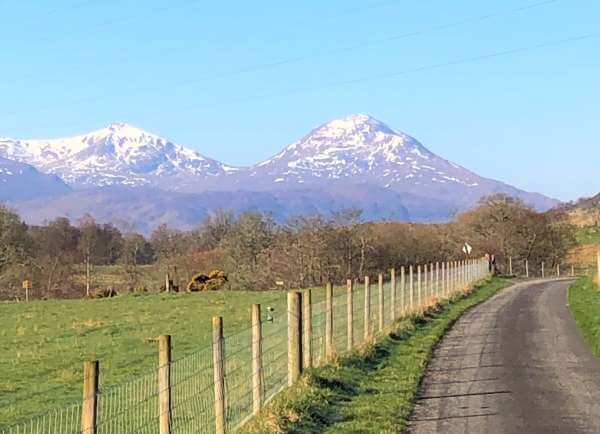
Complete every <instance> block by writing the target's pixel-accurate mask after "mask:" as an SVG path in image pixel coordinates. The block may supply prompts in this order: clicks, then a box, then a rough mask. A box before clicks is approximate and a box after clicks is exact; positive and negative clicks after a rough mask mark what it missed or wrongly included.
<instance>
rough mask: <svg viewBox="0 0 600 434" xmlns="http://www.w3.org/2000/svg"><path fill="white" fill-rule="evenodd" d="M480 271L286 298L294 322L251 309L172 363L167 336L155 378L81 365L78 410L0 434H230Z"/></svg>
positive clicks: (396, 275)
mask: <svg viewBox="0 0 600 434" xmlns="http://www.w3.org/2000/svg"><path fill="white" fill-rule="evenodd" d="M488 272H489V270H488V262H487V261H486V260H484V259H480V260H470V261H461V262H452V263H441V264H440V263H438V264H427V265H425V266H417V267H402V268H400V269H398V270H391V271H390V273H386V274H385V275H384V274H381V275H379V276H375V278H374V279H373V278H368V277H367V278H364V279H361V280H359V279H355V280H353V281H348V282H347V284H346V285H345V286H336V287H331V286H329V285H328V288H327V289H325V290H323V289H320V290H319V289H313V290H309V291H300V292H298V291H294V292H290V293H288V300H290V296H291V295H294V294H295V295H296V296H297V297H299V299H300V300H302V301H301V306H300V307H299V309H300V310H299V312H300V317H298V315H296V314H294V315H290V312H291V311H289V312H288V315H287V316H286V315H283V314H281V312H276V313H273V312H271V311H270V310H268V309H261V308H260V307H258V308H257V312H258V316H257V317H256V318H255V319H253V320H252V321H250V318H249V322H248V327H247V328H244V329H242V330H238V331H236V332H235V333H229V334H227V333H224V331H223V330H224V328H223V319H221V320H220V321H221V322H220V324H221V325H220V326H218V327H216V328H215V327H213V343H212V345H210V346H208V347H205V348H201V349H199V350H197V351H195V352H192V353H188V354H184V355H181V357H179V358H173V357H172V354H171V346H170V342H171V341H170V337H169V339H167V340H165V341H163V342H167V344H165V345H166V347H163V346H160V345H162V344H161V343H160V342H159V347H160V348H161V349H160V350H159V354H158V356H157V364H156V368H155V369H152V370H149V371H148V372H145V373H144V374H143V375H140V376H137V377H135V378H133V379H132V380H130V381H128V382H126V383H121V384H116V385H112V386H109V387H103V386H102V385H101V384H100V383H101V381H100V380H101V378H102V376H101V367H100V364H99V363H98V362H93V363H92V364H86V370H85V372H84V384H83V390H84V392H83V395H82V396H83V398H82V400H81V401H80V402H77V403H74V404H73V405H71V406H68V407H64V408H60V409H56V410H53V411H51V412H48V413H46V414H43V415H40V416H38V417H36V418H34V419H31V420H29V421H27V422H25V423H20V424H18V425H14V426H12V427H9V428H0V434H63V433H64V434H75V433H82V434H116V433H119V434H120V433H140V434H146V433H147V434H151V433H152V434H154V433H160V434H174V433H177V434H188V433H189V434H191V433H216V434H221V433H225V432H233V431H235V430H236V429H237V428H239V427H240V426H242V425H243V424H244V423H245V422H246V421H247V420H248V419H249V418H251V417H252V416H253V415H255V414H257V412H258V411H259V410H260V409H261V408H262V407H264V405H265V404H266V403H268V402H269V401H270V400H271V399H272V398H273V397H274V396H276V395H277V394H278V393H279V392H280V391H282V390H283V389H285V388H286V387H288V386H289V385H291V384H293V383H294V382H295V381H297V378H298V376H297V375H298V373H299V372H302V370H304V369H307V368H310V367H317V366H321V365H323V364H325V363H327V362H329V361H332V360H333V359H334V358H336V357H339V356H343V355H346V354H348V353H350V352H352V351H354V350H355V349H357V348H359V347H360V346H361V345H364V344H365V342H370V341H372V340H373V339H375V338H376V337H377V336H378V335H380V334H382V333H384V332H387V331H389V330H390V329H391V327H393V325H394V323H395V322H396V321H397V320H399V319H401V318H404V317H406V316H408V315H413V314H416V313H419V312H422V311H423V310H425V309H426V308H428V307H429V306H432V305H435V304H436V303H438V302H440V301H441V300H444V299H448V298H450V297H453V296H455V295H456V294H458V293H461V292H464V291H466V290H468V289H470V288H472V287H473V285H474V284H475V283H476V282H477V281H480V280H481V279H483V278H485V277H486V276H487V275H488ZM282 296H283V294H282ZM289 306H290V302H289V301H288V309H290V307H289ZM294 312H296V311H294ZM253 313H254V307H253ZM253 318H254V317H253ZM225 321H226V319H225ZM217 324H218V323H217ZM213 326H215V322H214V321H213ZM295 330H296V331H298V330H299V331H300V338H299V339H294V333H295ZM298 354H301V356H300V359H297V358H296V359H295V358H294V357H295V356H296V355H298ZM88 368H89V369H88Z"/></svg>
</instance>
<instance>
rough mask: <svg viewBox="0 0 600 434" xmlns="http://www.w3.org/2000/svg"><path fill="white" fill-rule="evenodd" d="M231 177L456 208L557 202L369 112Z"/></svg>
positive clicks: (252, 185) (324, 128) (263, 186)
mask: <svg viewBox="0 0 600 434" xmlns="http://www.w3.org/2000/svg"><path fill="white" fill-rule="evenodd" d="M230 178H231V179H232V182H231V181H230V183H231V184H232V185H233V186H235V187H234V188H236V187H237V188H239V187H243V188H245V189H252V190H273V189H287V190H289V189H293V188H304V189H306V188H318V189H323V188H331V187H332V186H334V185H335V186H341V187H342V188H344V187H346V188H347V187H348V186H350V185H358V184H360V185H372V186H377V187H379V188H384V189H389V190H391V191H393V192H397V193H405V194H410V195H414V196H418V197H422V198H423V199H424V200H425V199H426V198H429V199H439V200H443V201H444V202H447V203H448V204H449V205H448V206H449V207H451V208H453V209H454V211H458V210H460V209H463V208H465V207H467V206H471V205H473V204H474V203H475V202H476V201H477V200H479V199H480V198H481V197H482V196H485V195H488V194H491V193H497V192H504V193H508V194H511V195H515V196H518V197H521V198H523V199H524V200H525V201H526V202H529V203H531V204H532V205H535V206H537V207H538V208H540V209H547V208H549V207H551V206H553V205H554V204H556V201H554V200H552V199H549V198H546V197H544V196H542V195H537V194H531V193H527V192H524V191H521V190H518V189H516V188H514V187H511V186H509V185H506V184H504V183H501V182H498V181H494V180H490V179H487V178H483V177H481V176H479V175H477V174H475V173H473V172H471V171H469V170H467V169H465V168H464V167H461V166H459V165H457V164H454V163H452V162H450V161H448V160H446V159H444V158H441V157H439V156H437V155H435V154H434V153H432V152H431V151H429V150H428V149H427V148H425V146H423V145H422V144H421V143H419V141H417V140H416V139H415V138H413V137H411V136H409V135H407V134H405V133H402V132H399V131H395V130H393V129H392V128H390V127H388V126H387V125H385V124H384V123H383V122H381V121H378V120H377V119H374V118H372V117H370V116H368V115H363V114H357V115H351V116H347V117H345V118H342V119H337V120H333V121H331V122H328V123H325V124H323V125H321V126H319V127H317V128H315V129H314V130H313V131H311V132H310V133H309V134H308V135H307V136H305V137H303V138H302V139H300V140H299V141H297V142H295V143H293V144H291V145H289V146H288V147H286V148H285V149H284V150H283V151H282V152H280V153H279V154H277V155H275V156H274V157H272V158H270V159H268V160H266V161H264V162H262V163H260V164H257V165H255V166H253V167H251V168H249V169H248V170H244V171H239V172H237V173H235V174H233V175H232V176H230ZM336 188H340V187H336Z"/></svg>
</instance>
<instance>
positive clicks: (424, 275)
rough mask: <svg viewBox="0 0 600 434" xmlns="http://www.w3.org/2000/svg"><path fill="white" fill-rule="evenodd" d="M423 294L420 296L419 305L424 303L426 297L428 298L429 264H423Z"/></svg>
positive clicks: (421, 292)
mask: <svg viewBox="0 0 600 434" xmlns="http://www.w3.org/2000/svg"><path fill="white" fill-rule="evenodd" d="M419 293H420V294H421V295H420V296H419V305H421V304H422V302H423V300H424V299H427V264H425V265H423V269H422V270H421V291H419Z"/></svg>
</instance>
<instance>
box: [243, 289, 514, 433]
mask: <svg viewBox="0 0 600 434" xmlns="http://www.w3.org/2000/svg"><path fill="white" fill-rule="evenodd" d="M509 282H510V281H509V280H507V279H501V278H494V279H491V280H490V281H488V282H486V283H485V284H482V285H481V286H479V287H477V288H476V289H475V290H474V291H472V292H471V293H470V294H468V295H466V296H462V297H459V298H456V299H454V300H451V301H450V302H445V303H443V304H442V305H440V306H438V307H437V308H435V309H432V310H430V311H428V312H426V313H425V314H424V315H423V316H421V317H412V318H408V319H405V320H403V321H401V322H399V323H398V325H397V327H396V330H395V331H394V332H393V333H391V334H390V335H388V336H386V337H385V338H383V339H382V340H381V341H380V342H378V343H376V344H374V345H371V346H370V347H369V348H367V349H365V350H363V351H362V352H361V353H356V354H353V355H351V356H349V357H347V358H344V359H342V360H340V361H339V362H338V363H337V364H335V365H327V366H324V367H322V368H319V369H315V370H311V371H310V372H308V373H307V374H306V375H304V377H303V379H302V381H301V382H300V383H299V384H298V385H297V386H295V387H293V388H291V389H289V390H287V391H286V392H284V393H283V394H282V395H280V396H279V397H278V398H276V399H275V400H274V401H273V402H272V403H270V404H269V405H268V406H267V407H266V408H265V410H264V411H263V412H262V413H261V415H260V416H259V417H258V418H256V419H255V420H253V421H251V422H250V423H249V424H248V425H247V426H246V427H244V430H243V431H244V432H247V433H267V432H272V433H287V432H293V433H311V432H329V433H342V432H343V433H349V432H355V433H368V432H372V433H380V432H390V433H392V432H402V431H403V430H404V429H405V428H406V423H407V419H408V417H409V415H410V413H411V411H412V409H413V400H414V397H415V394H416V393H417V390H418V387H419V383H420V381H421V378H422V375H423V372H424V370H425V367H426V365H427V361H428V359H429V357H430V354H431V351H432V349H433V347H434V346H435V344H436V343H437V342H438V341H439V339H440V338H441V337H442V336H443V335H444V333H445V332H446V330H447V329H448V328H449V327H450V326H451V325H452V324H453V323H454V322H455V321H456V320H457V319H458V318H459V317H460V316H461V315H462V314H463V313H464V312H465V311H466V310H467V309H469V308H470V307H472V306H474V305H476V304H478V303H480V302H482V301H484V300H486V299H487V298H489V297H491V296H492V295H494V294H495V293H496V292H497V291H498V290H499V289H501V288H503V287H505V286H507V285H508V283H509Z"/></svg>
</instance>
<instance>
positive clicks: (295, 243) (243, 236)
mask: <svg viewBox="0 0 600 434" xmlns="http://www.w3.org/2000/svg"><path fill="white" fill-rule="evenodd" d="M465 242H468V243H469V244H470V245H472V246H473V255H475V256H479V255H483V254H485V253H490V254H494V255H496V257H497V259H498V261H499V263H502V261H503V259H504V258H506V257H508V256H511V257H513V258H514V259H517V258H520V259H528V260H529V261H530V263H531V264H538V263H541V261H545V262H546V263H547V264H548V265H549V266H550V265H554V264H556V263H559V262H561V261H563V260H564V258H565V256H566V253H567V251H568V250H569V248H570V247H571V246H572V245H573V243H574V229H573V227H572V226H571V225H570V224H569V223H568V222H567V219H566V218H565V216H564V215H563V214H562V213H561V212H560V211H551V212H547V213H537V212H535V211H534V210H532V209H530V208H528V207H527V206H525V205H524V204H523V203H522V202H520V201H519V200H516V199H512V198H510V197H507V196H503V195H497V196H492V197H489V198H486V199H485V200H483V201H482V202H481V204H480V205H479V206H478V207H476V208H475V209H473V210H471V211H468V212H465V213H463V214H461V215H459V216H458V217H457V218H456V219H455V220H454V221H452V222H450V223H445V224H414V223H404V222H393V221H390V222H365V221H363V220H362V218H361V211H359V210H347V211H343V212H339V213H335V214H333V215H331V216H329V217H325V216H321V215H317V216H311V217H300V216H299V217H295V218H291V219H289V220H288V221H287V222H285V223H283V224H278V223H276V222H275V221H274V220H273V219H272V218H271V217H270V216H269V215H267V214H262V213H259V212H247V213H244V214H241V215H239V216H235V215H234V214H233V213H231V212H228V211H223V210H221V211H217V212H215V213H213V214H212V215H210V216H209V217H207V218H206V219H205V220H203V221H202V222H201V223H200V224H199V225H198V227H197V228H196V229H194V230H191V231H179V230H173V229H170V228H168V227H167V226H164V225H163V226H160V227H159V228H157V229H156V230H155V231H154V232H153V233H152V234H151V236H150V237H149V238H145V237H144V236H142V235H140V234H137V233H135V232H133V231H120V230H118V229H117V228H115V227H114V226H112V225H110V224H98V223H96V222H95V221H94V220H93V219H92V218H90V217H86V218H84V219H82V220H80V221H78V222H76V224H74V225H72V224H71V223H70V222H69V221H68V220H67V219H64V218H59V219H56V220H54V221H52V222H50V223H48V224H47V225H45V226H27V225H25V224H24V223H22V222H21V221H20V219H19V217H18V216H17V215H16V214H15V213H13V212H12V211H10V210H9V209H7V208H6V207H0V288H13V293H14V289H15V288H16V287H17V286H20V281H21V279H22V278H33V279H34V280H35V281H36V282H38V287H39V286H41V287H42V288H43V291H42V292H43V294H45V295H46V296H81V295H82V294H84V293H85V290H86V287H87V286H89V284H90V280H91V281H92V282H94V281H95V280H97V279H95V276H96V275H97V274H98V273H99V272H101V270H102V269H103V267H104V268H105V267H107V266H113V268H115V269H117V270H118V272H119V273H120V275H121V276H122V278H121V279H119V281H118V283H117V282H112V284H114V286H119V288H117V289H118V290H121V291H122V290H134V289H136V288H139V287H140V286H141V285H142V286H143V285H147V286H151V287H150V288H147V289H150V290H152V289H155V290H158V289H159V288H160V285H161V283H160V282H163V281H164V279H161V278H160V277H159V276H164V273H165V272H169V273H170V274H171V276H173V278H174V279H175V280H179V283H180V287H183V286H184V285H185V282H186V281H187V280H189V278H191V276H192V275H194V274H195V273H197V272H208V271H210V270H212V269H223V270H225V272H226V274H227V275H228V277H229V283H228V285H229V287H230V288H233V289H254V290H261V289H269V288H273V287H275V286H276V283H277V282H283V284H284V286H285V287H307V286H311V285H320V284H323V283H324V282H326V281H329V280H332V281H337V282H340V281H343V280H344V279H346V278H348V277H357V276H364V275H367V274H374V273H376V272H379V271H380V270H385V269H388V268H390V267H392V266H398V265H403V264H404V265H408V264H416V263H427V262H432V261H433V262H434V261H446V260H452V259H457V258H458V257H460V256H461V255H462V253H461V248H462V246H463V245H464V243H465ZM87 265H89V266H91V267H92V270H93V271H92V272H90V273H88V270H89V267H88V266H87ZM150 274H152V275H153V276H155V277H154V278H153V280H152V281H151V283H150V284H148V283H147V282H148V279H147V277H148V275H150ZM143 282H146V283H143ZM152 282H153V283H152ZM109 283H111V282H109ZM93 286H95V285H93ZM6 294H7V292H6V291H5V296H6Z"/></svg>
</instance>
